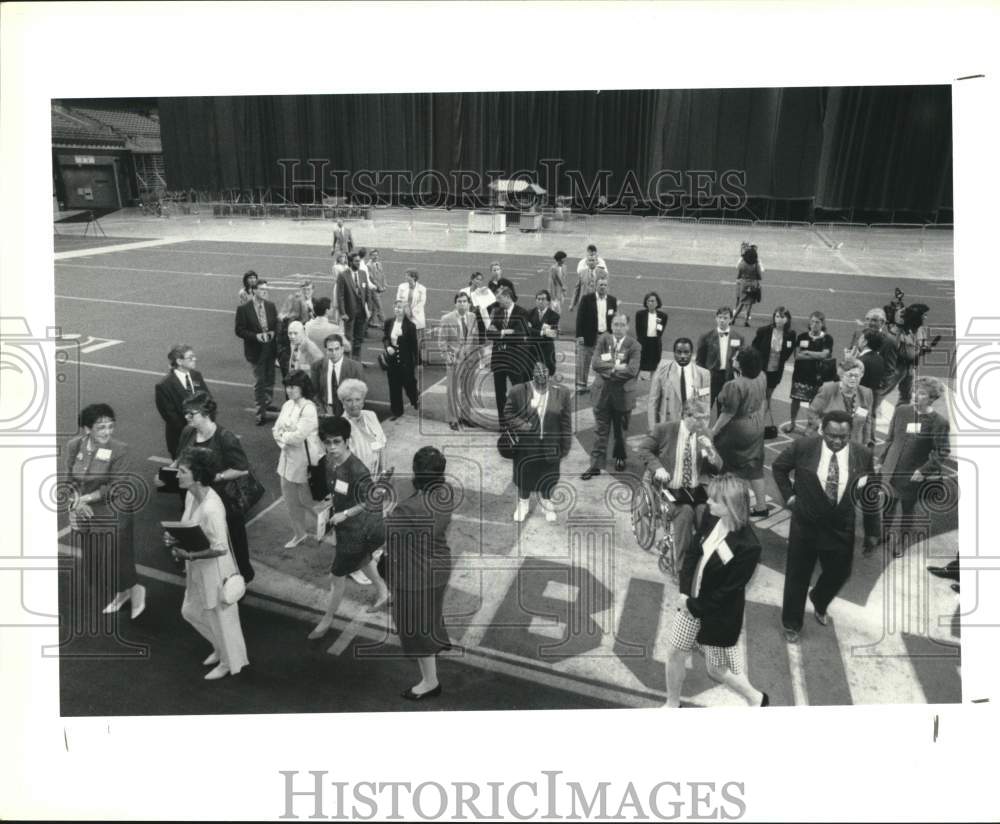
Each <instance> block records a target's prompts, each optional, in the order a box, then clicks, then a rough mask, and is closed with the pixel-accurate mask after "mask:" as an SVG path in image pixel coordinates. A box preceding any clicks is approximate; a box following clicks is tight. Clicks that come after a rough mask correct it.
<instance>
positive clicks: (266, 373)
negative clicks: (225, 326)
mask: <svg viewBox="0 0 1000 824" xmlns="http://www.w3.org/2000/svg"><path fill="white" fill-rule="evenodd" d="M277 331H278V310H277V308H276V307H275V305H274V304H273V303H271V301H269V300H268V299H267V281H266V280H258V281H257V285H256V286H255V287H254V290H253V298H252V299H251V300H248V301H247V302H246V303H244V304H243V305H242V306H241V307H239V309H237V310H236V337H238V338H243V356H244V357H245V358H246V359H247V362H248V363H249V364H250V365H251V366H252V367H253V378H254V385H253V396H254V403H255V404H256V405H257V426H263V425H264V424H265V423H266V422H267V412H268V408H269V407H270V406H271V403H272V400H273V397H274V359H275V357H276V356H277V353H278V350H277V343H276V342H275V334H276V333H277Z"/></svg>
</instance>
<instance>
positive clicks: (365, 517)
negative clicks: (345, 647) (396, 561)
mask: <svg viewBox="0 0 1000 824" xmlns="http://www.w3.org/2000/svg"><path fill="white" fill-rule="evenodd" d="M319 435H320V438H321V439H322V441H323V446H324V448H325V450H326V475H327V483H328V485H329V487H330V490H331V493H332V495H333V500H332V505H331V508H330V511H331V514H330V523H331V524H332V527H333V528H332V529H331V530H330V531H329V532H327V533H326V535H324V536H323V539H322V543H323V544H324V545H326V546H332V547H333V548H334V554H333V563H332V564H331V566H330V574H331V575H332V576H333V580H332V582H331V584H330V599H329V601H327V605H326V611H325V612H324V613H323V618H322V619H321V620H320V622H319V623H318V624H317V625H316V627H315V629H313V631H312V632H310V633H309V636H308V637H309V638H310V640H316V639H318V638H322V637H323V636H324V635H326V633H327V632H329V631H330V627H331V626H332V625H333V616H334V615H336V614H337V610H338V609H339V608H340V603H341V601H342V600H343V598H344V593H345V592H346V590H347V576H349V575H350V574H351V573H352V572H356V571H357V570H361V571H363V572H364V574H365V575H366V576H367V578H368V579H369V580H370V581H371V582H372V583H373V584H374V585H375V593H376V594H375V602H374V603H373V604H372V605H371V606H369V607H368V612H376V611H378V610H380V609H381V608H382V607H383V606H385V604H386V602H387V600H388V597H389V591H388V589H387V588H386V585H385V581H383V580H382V576H381V575H379V574H378V570H377V569H376V568H375V562H374V561H373V560H372V553H373V552H374V551H375V550H376V549H378V548H379V547H380V546H382V544H383V543H384V542H385V523H384V520H383V515H382V504H381V503H380V502H379V501H378V499H377V498H378V496H375V495H373V494H372V489H371V487H372V483H373V481H372V476H371V473H370V472H369V471H368V469H367V468H366V467H365V465H364V464H363V463H361V461H360V460H359V459H358V457H357V456H356V455H354V454H353V453H352V452H351V447H350V445H349V442H350V439H351V424H350V423H349V422H348V420H347V419H346V418H324V419H323V420H322V422H321V423H320V431H319Z"/></svg>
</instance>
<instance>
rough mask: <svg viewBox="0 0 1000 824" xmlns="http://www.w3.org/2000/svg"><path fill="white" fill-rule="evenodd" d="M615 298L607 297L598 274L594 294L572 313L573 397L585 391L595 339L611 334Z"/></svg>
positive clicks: (605, 285)
mask: <svg viewBox="0 0 1000 824" xmlns="http://www.w3.org/2000/svg"><path fill="white" fill-rule="evenodd" d="M616 311H618V298H616V297H615V296H614V295H609V294H608V277H607V275H606V274H605V275H599V276H598V278H597V282H596V283H595V285H594V291H593V292H591V293H588V294H586V295H584V296H583V297H582V298H580V306H579V308H578V309H577V311H576V394H578V395H583V394H584V393H585V392H587V378H588V377H589V375H590V364H591V361H593V359H594V344H595V343H597V337H598V336H599V335H603V334H604V333H605V332H610V331H611V319H612V318H613V317H614V315H615V312H616Z"/></svg>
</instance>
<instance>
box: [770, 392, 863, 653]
mask: <svg viewBox="0 0 1000 824" xmlns="http://www.w3.org/2000/svg"><path fill="white" fill-rule="evenodd" d="M852 426H853V420H852V418H851V416H850V415H848V414H847V413H846V412H844V411H842V410H839V409H834V410H831V411H830V412H827V413H826V414H825V415H824V416H823V421H822V424H821V427H820V433H821V435H822V437H820V438H802V439H798V440H795V441H794V442H793V443H791V444H790V445H789V446H788V447H786V448H785V450H784V451H783V452H782V453H781V454H780V455H778V457H777V458H776V459H775V461H774V463H773V464H772V465H771V474H772V475H773V477H774V482H775V483H776V484H777V486H778V491H779V492H780V493H781V497H782V499H783V500H784V502H785V506H786V507H787V508H788V510H789V511H791V513H792V519H791V525H790V528H789V532H788V560H787V562H786V564H785V588H784V595H783V599H782V607H781V624H782V628H783V630H784V634H785V640H786V641H787V642H788V643H790V644H794V643H797V642H798V640H799V634H800V633H801V632H802V621H803V616H804V615H805V608H806V596H807V595H808V597H809V600H810V601H812V605H813V615H814V616H815V618H816V621H817V623H819V624H820V625H822V626H827V625H828V624H829V616H828V615H827V611H828V609H829V607H830V603H831V602H832V601H833V599H834V598H835V597H836V596H837V593H838V592H840V589H841V587H843V585H844V584H845V583H846V582H847V579H848V578H850V576H851V565H852V563H853V561H854V528H855V527H854V524H855V510H856V509H857V508H860V509H861V511H862V514H863V520H864V531H865V538H864V547H865V549H864V552H865V554H866V555H867V554H869V553H871V552H872V551H874V549H875V547H876V546H877V545H878V542H879V536H880V534H881V512H880V509H879V499H880V496H879V494H878V484H877V482H876V481H875V480H874V479H873V478H872V475H873V473H874V471H875V466H874V463H873V459H872V453H871V451H870V450H869V449H867V448H866V447H864V446H862V445H861V444H858V443H853V442H852V441H851V428H852ZM793 475H794V482H793V480H792V476H793ZM817 561H818V562H819V566H820V575H819V578H818V579H817V581H816V585H815V586H814V587H813V588H812V589H811V590H810V589H809V583H810V581H811V580H812V574H813V570H814V569H815V567H816V563H817Z"/></svg>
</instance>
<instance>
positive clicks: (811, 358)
mask: <svg viewBox="0 0 1000 824" xmlns="http://www.w3.org/2000/svg"><path fill="white" fill-rule="evenodd" d="M832 354H833V338H832V337H831V336H830V335H828V334H827V333H826V315H824V314H823V313H822V312H813V313H812V314H811V315H809V328H808V329H807V330H806V331H805V332H803V333H802V334H801V335H799V336H798V338H796V344H795V368H794V369H793V370H792V391H791V392H790V393H789V394H790V397H791V399H792V408H791V413H790V415H789V420H788V424H787V425H786V426H785V427H784V431H785V432H788V433H789V434H791V433H792V432H794V431H795V419H796V417H798V414H799V407H800V406H801V405H802V403H803V402H804V403H806V404H810V403H812V400H813V398H815V397H816V393H817V392H819V388H820V386H822V385H823V383H824V378H825V375H826V370H827V368H826V366H825V362H826V361H827V360H829V358H830V357H831V355H832Z"/></svg>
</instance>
